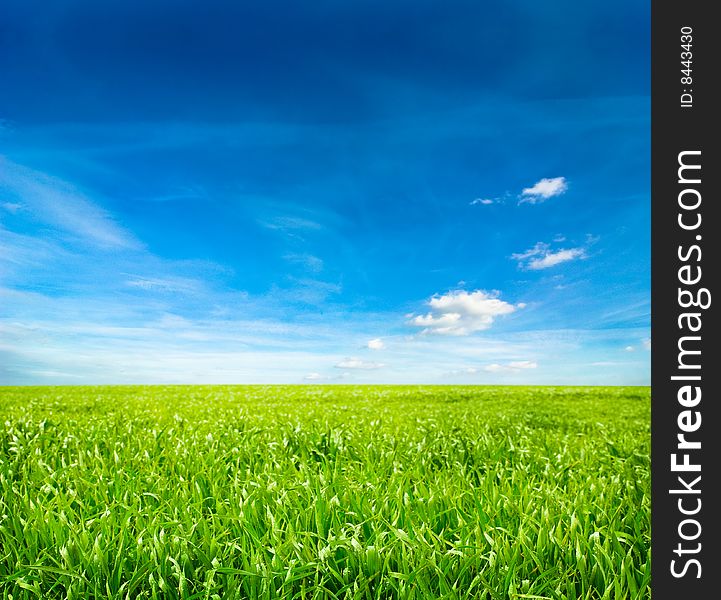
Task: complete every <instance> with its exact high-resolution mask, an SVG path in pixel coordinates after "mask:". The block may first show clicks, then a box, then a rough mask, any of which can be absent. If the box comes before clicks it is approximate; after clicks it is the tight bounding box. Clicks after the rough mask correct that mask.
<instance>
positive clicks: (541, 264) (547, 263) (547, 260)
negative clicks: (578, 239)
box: [528, 248, 586, 271]
mask: <svg viewBox="0 0 721 600" xmlns="http://www.w3.org/2000/svg"><path fill="white" fill-rule="evenodd" d="M585 256H586V252H585V251H584V250H583V248H568V249H564V250H557V251H556V252H548V253H547V254H546V255H544V256H541V257H538V258H534V259H532V260H531V261H530V262H529V263H528V268H529V269H531V270H533V271H538V270H540V269H548V268H550V267H555V266H556V265H560V264H561V263H564V262H568V261H570V260H576V259H577V258H584V257H585Z"/></svg>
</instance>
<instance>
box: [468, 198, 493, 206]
mask: <svg viewBox="0 0 721 600" xmlns="http://www.w3.org/2000/svg"><path fill="white" fill-rule="evenodd" d="M493 203H494V200H492V199H491V198H476V199H475V200H471V202H470V204H471V206H476V205H478V204H483V205H485V206H488V205H489V204H493Z"/></svg>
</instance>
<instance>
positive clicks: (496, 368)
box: [483, 360, 538, 373]
mask: <svg viewBox="0 0 721 600" xmlns="http://www.w3.org/2000/svg"><path fill="white" fill-rule="evenodd" d="M537 367H538V363H537V362H535V361H531V360H515V361H511V362H508V363H504V364H498V363H493V364H490V365H486V366H485V367H483V370H484V371H486V372H488V373H520V372H521V371H524V370H526V369H536V368H537Z"/></svg>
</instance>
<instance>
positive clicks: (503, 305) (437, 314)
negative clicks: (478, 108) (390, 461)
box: [409, 290, 518, 336]
mask: <svg viewBox="0 0 721 600" xmlns="http://www.w3.org/2000/svg"><path fill="white" fill-rule="evenodd" d="M428 305H429V306H430V307H431V312H429V313H427V314H425V315H411V317H412V318H411V320H410V321H409V324H411V325H415V326H416V327H423V328H424V329H423V331H422V333H434V334H438V335H456V336H463V335H469V334H471V333H473V332H475V331H482V330H484V329H488V328H489V327H490V326H491V325H492V324H493V321H494V320H495V318H496V317H498V316H501V315H508V314H511V313H512V312H515V310H516V309H517V308H518V306H514V305H512V304H509V303H508V302H505V301H503V300H500V299H499V298H498V293H496V292H485V291H483V290H476V291H474V292H466V291H465V290H460V291H454V292H448V293H447V294H444V295H442V296H433V297H432V298H431V299H430V300H429V301H428Z"/></svg>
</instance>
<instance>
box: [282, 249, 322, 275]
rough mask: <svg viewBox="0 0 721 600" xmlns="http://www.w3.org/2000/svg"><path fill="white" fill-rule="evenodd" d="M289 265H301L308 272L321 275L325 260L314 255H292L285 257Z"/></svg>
mask: <svg viewBox="0 0 721 600" xmlns="http://www.w3.org/2000/svg"><path fill="white" fill-rule="evenodd" d="M283 258H284V259H285V260H287V261H288V262H289V263H293V264H296V265H300V266H301V267H303V268H304V269H306V270H307V271H311V272H313V273H319V272H320V271H322V270H323V259H321V258H318V257H317V256H314V255H313V254H296V253H290V254H285V255H284V256H283Z"/></svg>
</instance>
